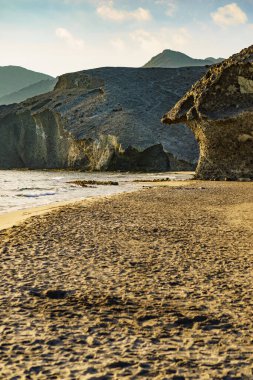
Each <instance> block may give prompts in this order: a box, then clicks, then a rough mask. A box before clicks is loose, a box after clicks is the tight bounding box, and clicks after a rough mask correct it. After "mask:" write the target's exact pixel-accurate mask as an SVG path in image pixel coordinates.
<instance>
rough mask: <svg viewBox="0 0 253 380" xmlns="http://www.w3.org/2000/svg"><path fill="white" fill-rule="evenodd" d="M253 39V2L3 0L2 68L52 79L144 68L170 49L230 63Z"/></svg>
mask: <svg viewBox="0 0 253 380" xmlns="http://www.w3.org/2000/svg"><path fill="white" fill-rule="evenodd" d="M252 37H253V0H237V1H233V0H232V1H230V0H227V1H226V0H134V1H133V0H128V1H127V0H0V49H1V56H0V66H4V65H20V66H24V67H27V68H30V69H33V70H37V71H42V72H46V73H49V74H52V75H59V74H62V73H64V72H69V71H76V70H81V69H87V68H92V67H99V66H133V67H137V66H141V65H143V64H144V63H146V62H147V61H148V60H149V59H150V58H151V57H152V56H154V55H156V54H158V53H160V52H161V51H162V50H164V49H173V50H178V51H182V52H185V53H186V54H188V55H191V56H192V57H196V58H204V57H208V56H214V57H220V56H222V57H228V56H230V55H231V54H233V53H236V52H237V51H239V50H241V49H242V48H244V47H247V46H249V45H251V44H253V38H252Z"/></svg>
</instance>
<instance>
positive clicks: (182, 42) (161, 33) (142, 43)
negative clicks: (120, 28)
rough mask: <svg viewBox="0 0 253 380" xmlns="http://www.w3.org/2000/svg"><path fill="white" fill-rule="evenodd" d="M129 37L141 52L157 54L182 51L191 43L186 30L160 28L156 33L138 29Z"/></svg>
mask: <svg viewBox="0 0 253 380" xmlns="http://www.w3.org/2000/svg"><path fill="white" fill-rule="evenodd" d="M130 37H131V39H132V41H133V42H135V43H136V44H138V47H139V48H141V49H142V50H145V51H149V52H151V51H152V52H158V53H160V52H161V51H162V50H164V49H175V50H178V49H184V48H185V47H186V46H187V45H188V44H189V42H190V41H191V36H190V33H189V31H188V30H187V29H186V28H161V29H159V30H158V31H156V32H149V31H147V30H144V29H138V30H135V31H134V32H132V33H131V34H130Z"/></svg>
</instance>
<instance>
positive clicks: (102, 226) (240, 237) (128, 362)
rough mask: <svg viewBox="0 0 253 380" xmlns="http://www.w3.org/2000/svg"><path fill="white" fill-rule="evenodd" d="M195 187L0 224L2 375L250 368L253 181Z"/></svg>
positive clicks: (190, 373) (178, 375)
mask: <svg viewBox="0 0 253 380" xmlns="http://www.w3.org/2000/svg"><path fill="white" fill-rule="evenodd" d="M201 186H202V184H201ZM203 186H204V187H205V191H201V189H200V188H199V187H200V185H199V183H197V182H196V183H195V182H194V181H193V182H192V184H191V189H189V190H188V191H184V192H182V191H179V190H178V189H173V188H172V187H171V188H169V187H168V188H160V189H159V188H155V189H150V190H145V191H140V192H139V193H132V194H125V195H120V196H116V197H114V198H112V199H105V200H99V201H98V202H95V203H92V204H85V203H83V204H81V205H80V206H79V207H77V206H73V207H69V208H64V209H60V210H59V211H55V212H52V213H51V214H49V215H45V216H42V217H40V218H38V217H35V218H32V219H30V220H27V221H26V223H24V224H23V225H22V226H19V227H15V228H12V229H11V230H9V231H7V232H6V234H4V235H2V236H1V243H0V250H1V255H0V260H1V265H0V286H1V304H0V319H1V321H0V322H1V323H0V331H1V343H0V355H1V362H0V378H1V379H14V378H15V379H89V380H91V379H93V380H95V379H104V380H105V379H121V378H122V379H123V378H124V379H139V378H140V379H141V378H142V379H149V378H152V379H174V380H176V379H224V380H225V379H249V380H250V379H252V378H253V374H252V368H253V354H252V353H253V340H252V329H253V307H252V306H253V300H252V290H253V288H252V270H253V262H252V253H253V252H252V229H250V219H249V220H248V222H247V220H246V219H245V222H244V225H240V223H239V224H238V220H240V215H241V214H240V212H241V211H242V210H245V213H244V215H243V217H244V218H246V215H249V217H250V215H252V213H251V214H250V212H249V213H248V214H247V212H248V211H250V207H252V194H253V187H252V183H245V184H241V183H221V182H220V183H215V182H212V183H204V184H203ZM227 194H229V197H228V196H227ZM235 210H237V211H235ZM238 210H239V211H238ZM251 210H252V209H251ZM238 213H239V214H238ZM238 215H239V217H238ZM234 218H235V219H234ZM238 218H239V219H238ZM234 222H235V224H234ZM246 222H247V223H248V224H247V223H246Z"/></svg>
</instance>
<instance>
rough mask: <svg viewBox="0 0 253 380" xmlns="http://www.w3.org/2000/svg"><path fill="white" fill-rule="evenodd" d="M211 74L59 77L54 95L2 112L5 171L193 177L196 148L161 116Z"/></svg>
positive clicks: (121, 72)
mask: <svg viewBox="0 0 253 380" xmlns="http://www.w3.org/2000/svg"><path fill="white" fill-rule="evenodd" d="M205 72H206V68H201V67H194V68H181V69H143V68H141V69H133V68H101V69H94V70H86V71H81V72H77V73H71V74H65V75H63V76H61V77H60V78H59V80H58V83H57V85H56V87H55V90H54V91H52V92H49V93H47V94H43V95H40V96H37V97H34V98H31V99H28V100H26V101H24V102H22V103H20V104H13V105H9V106H2V107H0V139H1V149H0V168H22V167H28V168H80V169H83V170H142V171H165V170H169V169H171V170H185V169H187V170H190V169H192V168H193V167H194V165H195V164H196V162H197V160H198V145H197V143H196V140H195V138H194V135H193V133H192V132H191V131H190V130H189V129H188V128H187V127H186V126H180V127H179V126H178V127H176V128H175V129H165V128H163V126H162V124H161V123H160V115H161V114H163V113H164V112H165V111H166V108H167V106H168V103H169V104H171V106H172V105H173V104H174V103H175V102H176V101H177V100H179V99H180V97H181V96H182V94H183V93H184V92H185V91H186V90H187V89H188V88H189V87H190V86H191V85H192V83H194V82H195V81H196V80H197V79H198V78H200V76H201V75H203V74H204V73H205Z"/></svg>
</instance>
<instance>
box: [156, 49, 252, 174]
mask: <svg viewBox="0 0 253 380" xmlns="http://www.w3.org/2000/svg"><path fill="white" fill-rule="evenodd" d="M162 121H163V122H164V123H167V124H175V123H186V124H187V125H188V126H189V127H190V128H191V130H192V131H193V132H194V134H195V137H196V139H197V141H198V142H199V146H200V159H199V163H198V166H197V171H196V177H197V178H203V179H232V180H233V179H239V178H251V179H253V45H252V46H250V47H249V48H247V49H244V50H242V51H241V52H240V53H238V54H235V55H233V56H232V57H230V58H229V59H227V60H225V61H223V62H222V63H220V64H217V65H214V66H212V67H211V68H210V69H209V70H208V72H207V73H206V75H204V77H203V78H202V79H200V80H199V81H198V82H197V83H196V84H195V85H194V86H193V87H192V88H191V90H189V91H188V92H187V93H186V94H185V95H184V96H183V98H182V99H181V100H180V101H179V102H178V103H177V104H176V105H175V106H174V108H172V109H171V110H170V111H169V112H168V113H167V114H166V115H165V116H164V117H163V119H162Z"/></svg>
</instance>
